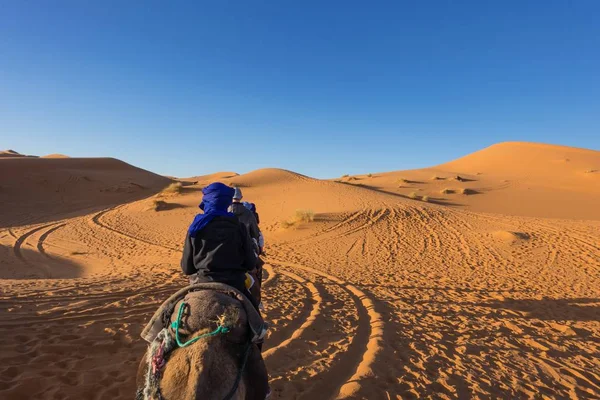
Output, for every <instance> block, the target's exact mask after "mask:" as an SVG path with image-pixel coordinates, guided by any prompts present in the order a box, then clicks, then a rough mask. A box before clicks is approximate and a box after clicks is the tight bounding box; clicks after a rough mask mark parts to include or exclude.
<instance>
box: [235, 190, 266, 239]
mask: <svg viewBox="0 0 600 400" xmlns="http://www.w3.org/2000/svg"><path fill="white" fill-rule="evenodd" d="M243 197H244V196H243V195H242V190H241V189H240V188H239V187H236V188H235V189H234V194H233V204H232V205H231V207H229V211H230V212H232V213H234V214H235V215H236V216H237V217H238V219H239V220H240V222H241V223H242V224H244V225H245V226H246V229H247V230H248V233H249V234H250V237H251V238H252V239H254V240H255V241H256V244H257V246H258V239H259V237H260V230H259V229H258V223H257V222H256V217H255V216H254V213H253V212H252V211H250V210H248V209H247V208H246V207H244V205H243V204H242V198H243Z"/></svg>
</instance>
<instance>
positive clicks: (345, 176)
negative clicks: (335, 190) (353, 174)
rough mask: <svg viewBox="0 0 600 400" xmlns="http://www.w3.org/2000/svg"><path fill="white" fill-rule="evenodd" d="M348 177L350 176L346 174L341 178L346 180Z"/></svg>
mask: <svg viewBox="0 0 600 400" xmlns="http://www.w3.org/2000/svg"><path fill="white" fill-rule="evenodd" d="M349 176H350V175H348V174H346V175H342V178H347V177H349Z"/></svg>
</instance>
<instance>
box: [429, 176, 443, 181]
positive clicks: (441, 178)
mask: <svg viewBox="0 0 600 400" xmlns="http://www.w3.org/2000/svg"><path fill="white" fill-rule="evenodd" d="M444 179H446V178H443V177H441V176H437V175H434V176H432V177H431V180H432V181H441V180H444Z"/></svg>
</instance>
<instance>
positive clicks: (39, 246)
mask: <svg viewBox="0 0 600 400" xmlns="http://www.w3.org/2000/svg"><path fill="white" fill-rule="evenodd" d="M66 225H67V223H66V222H65V223H63V224H59V225H56V226H54V227H52V228H50V229H48V230H47V231H46V232H44V233H43V234H42V236H40V238H39V240H38V243H37V249H38V251H39V252H40V254H41V255H43V256H44V257H46V258H49V259H51V260H54V257H52V256H51V255H50V254H48V252H46V249H44V241H46V239H48V236H50V235H51V234H52V233H53V232H55V231H57V230H59V229H60V228H62V227H64V226H66Z"/></svg>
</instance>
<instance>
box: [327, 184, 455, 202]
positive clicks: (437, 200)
mask: <svg viewBox="0 0 600 400" xmlns="http://www.w3.org/2000/svg"><path fill="white" fill-rule="evenodd" d="M339 183H341V184H344V185H349V186H355V187H361V188H363V189H368V190H373V191H375V192H379V193H385V194H389V195H392V196H396V197H400V198H403V199H406V200H411V201H414V202H419V203H427V202H425V201H420V200H417V199H413V198H411V197H410V196H407V195H404V194H401V193H394V192H390V191H389V190H384V189H381V188H378V187H375V186H370V185H366V184H364V183H356V184H352V183H349V182H339ZM429 203H432V204H437V205H442V206H453V207H464V204H460V203H455V202H451V201H448V200H446V199H444V198H439V197H438V198H431V197H430V198H429Z"/></svg>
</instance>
